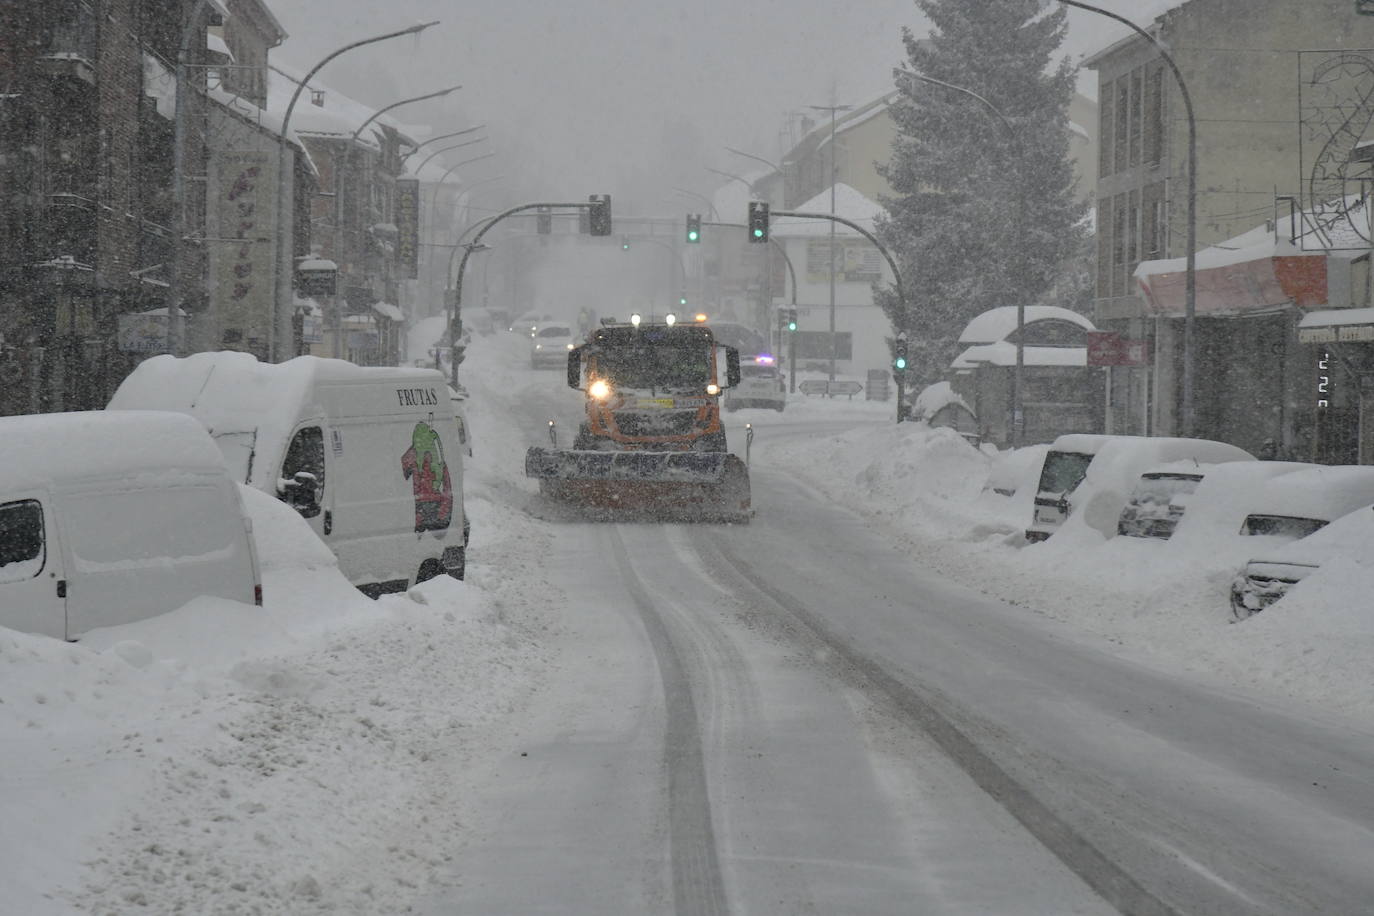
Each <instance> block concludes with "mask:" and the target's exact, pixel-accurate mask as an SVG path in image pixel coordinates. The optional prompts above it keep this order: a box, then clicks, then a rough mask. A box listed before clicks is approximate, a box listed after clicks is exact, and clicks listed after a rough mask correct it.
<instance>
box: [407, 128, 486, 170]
mask: <svg viewBox="0 0 1374 916" xmlns="http://www.w3.org/2000/svg"><path fill="white" fill-rule="evenodd" d="M486 126H487V125H485V124H478V125H475V126H473V127H465V128H463V129H462V130H455V131H454V132H453V133H451V134H440V135H439V136H437V137H430V138H429V139H428V140H424V141H422V142H420V143H417V144H415V145H414V146H413V147H411V149H410V152H408V153H406V154H405V155H404V156H402V157H401V162H402V163H403V164H404V163H405V161H406V160H407V159H409V158H410V157H411V156H414V155H415V154H416V153H417V152H419V150H420V147H422V146H429V145H430V144H431V143H438V142H439V141H440V140H451V139H453V138H454V137H461V136H463V135H464V134H470V133H472V132H473V131H474V130H481V129H482V128H484V127H486Z"/></svg>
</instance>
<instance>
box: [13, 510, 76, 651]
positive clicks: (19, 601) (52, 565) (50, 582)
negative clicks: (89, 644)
mask: <svg viewBox="0 0 1374 916" xmlns="http://www.w3.org/2000/svg"><path fill="white" fill-rule="evenodd" d="M65 591H66V582H65V581H64V579H63V575H62V551H61V550H60V549H59V547H58V535H57V531H56V528H55V526H54V525H53V523H52V513H51V503H50V502H49V501H48V500H47V499H46V495H39V494H33V495H31V496H18V495H14V496H6V498H5V500H4V501H3V502H0V626H5V627H9V628H10V629H12V630H19V631H20V632H23V633H41V634H43V635H45V636H55V637H56V638H58V639H63V638H65V637H66V635H67V615H66V601H65V600H64V599H63V597H62V594H61V593H63V592H65Z"/></svg>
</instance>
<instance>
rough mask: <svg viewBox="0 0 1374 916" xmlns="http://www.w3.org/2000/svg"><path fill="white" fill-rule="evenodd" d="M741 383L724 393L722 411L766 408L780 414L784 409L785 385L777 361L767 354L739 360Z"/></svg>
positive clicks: (785, 402)
mask: <svg viewBox="0 0 1374 916" xmlns="http://www.w3.org/2000/svg"><path fill="white" fill-rule="evenodd" d="M739 369H740V380H739V384H738V385H736V386H734V387H733V388H727V389H726V390H725V409H726V410H731V411H733V410H739V409H740V408H741V407H765V408H771V409H772V410H776V411H777V412H778V413H782V411H783V408H784V407H786V406H787V387H786V385H787V383H786V380H785V379H783V377H782V373H780V372H779V371H778V363H777V360H776V359H774V358H773V357H771V356H768V355H766V354H759V355H757V356H752V357H745V356H742V357H741V358H740V367H739Z"/></svg>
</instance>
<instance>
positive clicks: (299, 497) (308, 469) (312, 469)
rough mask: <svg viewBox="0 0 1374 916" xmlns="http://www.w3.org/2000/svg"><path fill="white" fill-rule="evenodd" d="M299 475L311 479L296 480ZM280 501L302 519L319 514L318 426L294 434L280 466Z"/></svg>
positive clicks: (321, 473)
mask: <svg viewBox="0 0 1374 916" xmlns="http://www.w3.org/2000/svg"><path fill="white" fill-rule="evenodd" d="M300 474H311V475H313V476H314V480H313V486H311V485H310V484H311V481H310V478H298V477H297V475H300ZM281 477H282V485H281V486H282V498H283V499H285V500H286V502H287V503H288V504H290V505H291V506H292V507H293V508H295V509H296V511H298V512H300V514H301V515H304V516H305V517H306V518H312V517H313V516H316V515H319V513H320V499H321V498H322V497H323V496H324V431H323V430H321V429H320V428H319V427H318V426H307V427H305V428H304V429H301V430H297V432H296V435H295V437H294V438H292V440H291V445H290V446H289V447H288V448H287V450H286V459H285V460H284V461H283V462H282V464H281Z"/></svg>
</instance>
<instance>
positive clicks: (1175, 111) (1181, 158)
mask: <svg viewBox="0 0 1374 916" xmlns="http://www.w3.org/2000/svg"><path fill="white" fill-rule="evenodd" d="M1147 28H1148V30H1149V31H1150V32H1151V34H1152V35H1154V36H1155V37H1156V38H1157V39H1158V41H1159V42H1160V43H1162V44H1163V45H1164V46H1165V47H1167V48H1169V49H1170V54H1171V55H1172V57H1173V59H1174V61H1175V62H1176V64H1177V66H1178V68H1179V71H1180V73H1181V76H1182V79H1183V82H1184V83H1185V84H1186V86H1187V87H1188V93H1189V95H1190V97H1191V101H1192V107H1193V130H1194V131H1195V135H1196V143H1197V176H1196V187H1197V193H1196V209H1197V222H1196V232H1197V242H1198V248H1199V249H1202V250H1206V249H1208V248H1209V246H1217V248H1216V249H1214V251H1213V253H1212V255H1211V256H1210V257H1211V264H1212V266H1213V267H1216V268H1218V269H1219V270H1218V272H1216V273H1213V274H1211V275H1209V276H1204V275H1203V274H1201V273H1200V274H1199V282H1200V283H1202V284H1203V285H1204V286H1205V285H1206V283H1209V282H1210V283H1221V284H1223V285H1226V283H1227V281H1226V280H1225V277H1227V276H1237V275H1239V274H1242V273H1243V274H1248V275H1250V277H1251V279H1252V280H1253V281H1254V282H1253V283H1252V284H1251V285H1250V287H1249V292H1247V293H1245V294H1243V295H1239V296H1236V295H1229V294H1228V295H1226V296H1221V297H1211V296H1208V295H1207V294H1206V292H1205V290H1203V291H1202V292H1200V293H1199V298H1198V302H1199V305H1198V307H1197V310H1196V318H1195V321H1194V331H1195V340H1196V344H1195V347H1194V378H1195V385H1194V409H1195V423H1194V433H1195V434H1196V435H1200V436H1205V437H1210V438H1219V439H1223V440H1225V441H1228V442H1232V443H1234V444H1236V445H1239V446H1241V447H1243V448H1247V449H1250V450H1251V451H1259V450H1261V449H1262V448H1265V447H1266V445H1265V443H1266V441H1270V440H1272V442H1273V443H1275V444H1276V447H1277V449H1278V450H1279V451H1280V452H1281V453H1283V454H1286V455H1290V456H1292V457H1296V458H1304V459H1309V460H1310V459H1322V460H1336V459H1339V460H1354V459H1355V457H1356V456H1357V454H1359V452H1360V449H1359V447H1358V445H1357V440H1358V438H1359V436H1358V434H1354V435H1349V434H1347V435H1345V436H1344V438H1345V439H1346V444H1345V445H1339V446H1338V445H1336V444H1335V443H1334V442H1333V441H1331V436H1330V427H1331V424H1329V423H1326V424H1325V426H1326V428H1327V429H1328V432H1327V433H1322V432H1321V430H1322V428H1323V418H1320V417H1319V416H1318V415H1317V408H1316V405H1317V404H1318V402H1319V400H1321V399H1319V398H1317V397H1316V392H1315V389H1314V386H1315V385H1316V384H1317V378H1318V377H1319V375H1320V373H1318V372H1317V370H1316V363H1317V361H1318V359H1319V358H1318V357H1317V356H1316V355H1315V354H1313V353H1311V352H1308V351H1307V350H1305V349H1304V348H1302V347H1301V346H1300V345H1299V342H1298V335H1297V328H1298V325H1299V324H1300V322H1301V320H1302V315H1303V312H1304V311H1305V310H1307V309H1314V308H1339V307H1344V306H1346V305H1349V304H1352V303H1351V302H1350V300H1349V296H1348V295H1347V294H1343V293H1342V292H1341V291H1342V290H1346V291H1348V290H1350V289H1352V288H1354V289H1359V288H1361V287H1362V284H1363V281H1362V280H1360V279H1359V278H1358V277H1355V278H1352V276H1351V271H1352V270H1354V271H1356V272H1363V271H1364V267H1363V262H1362V259H1353V258H1350V257H1340V256H1339V253H1337V252H1332V254H1333V255H1336V256H1334V257H1332V258H1331V259H1329V260H1327V259H1323V260H1322V261H1320V267H1321V270H1322V272H1323V276H1322V277H1321V282H1320V284H1316V283H1314V282H1313V281H1312V277H1311V276H1310V274H1306V273H1305V274H1304V278H1303V279H1301V280H1295V278H1294V277H1292V276H1289V277H1288V282H1286V281H1285V280H1284V279H1282V278H1280V277H1279V274H1284V273H1285V272H1286V271H1287V267H1286V266H1285V265H1283V264H1280V263H1278V262H1277V261H1275V260H1274V258H1275V257H1279V256H1282V255H1285V254H1291V252H1281V251H1272V250H1271V251H1270V253H1269V254H1268V255H1267V256H1261V257H1259V258H1258V260H1257V261H1256V263H1255V265H1253V269H1252V268H1246V267H1242V266H1240V263H1241V262H1239V261H1237V260H1236V258H1235V256H1234V255H1232V254H1230V253H1228V252H1229V251H1230V250H1232V248H1233V246H1234V245H1236V244H1240V245H1244V244H1253V243H1254V238H1253V237H1249V236H1246V233H1248V232H1250V231H1251V230H1255V229H1256V227H1260V229H1259V231H1260V233H1261V234H1267V235H1268V236H1269V237H1271V239H1272V240H1273V241H1274V242H1276V243H1277V242H1278V241H1280V240H1281V237H1282V236H1284V235H1285V233H1283V232H1280V231H1278V229H1277V223H1278V222H1280V221H1281V219H1282V218H1283V217H1285V216H1287V215H1288V213H1289V212H1290V207H1291V209H1292V211H1293V212H1295V213H1304V214H1307V216H1308V217H1309V218H1310V222H1311V225H1312V226H1314V227H1315V226H1317V224H1320V223H1321V222H1322V221H1323V220H1326V219H1328V217H1336V216H1337V215H1336V214H1334V213H1333V211H1332V209H1331V208H1332V206H1333V204H1332V202H1333V201H1339V200H1342V199H1344V198H1346V197H1347V195H1348V194H1349V193H1350V186H1349V185H1348V182H1349V181H1350V180H1351V179H1353V178H1354V177H1355V176H1354V175H1353V174H1352V173H1351V167H1350V165H1349V163H1348V160H1349V155H1350V152H1351V150H1352V148H1353V147H1354V145H1355V144H1356V143H1357V142H1358V140H1359V139H1360V137H1359V134H1360V129H1362V128H1363V125H1364V124H1366V123H1368V121H1369V118H1368V117H1367V115H1368V111H1367V110H1366V109H1367V108H1368V101H1367V100H1365V99H1364V98H1363V96H1365V95H1367V93H1365V92H1362V91H1361V90H1360V89H1359V85H1360V82H1361V80H1366V81H1367V80H1368V79H1369V78H1371V77H1374V55H1372V54H1370V52H1366V51H1361V50H1360V49H1361V48H1369V47H1374V19H1371V18H1368V17H1361V16H1359V15H1357V13H1356V8H1355V4H1352V3H1349V2H1346V0H1309V2H1304V3H1301V4H1296V3H1291V2H1286V0H1178V2H1175V3H1172V4H1171V5H1170V7H1169V9H1168V10H1167V11H1166V12H1165V13H1164V14H1163V15H1161V16H1160V17H1158V18H1157V19H1156V20H1155V21H1153V22H1152V23H1149V24H1148V25H1147ZM1087 65H1088V66H1090V67H1092V68H1094V69H1095V70H1096V71H1097V74H1098V86H1099V100H1100V121H1099V124H1100V126H1099V138H1100V147H1099V160H1098V164H1099V176H1098V180H1097V220H1096V223H1097V280H1096V283H1097V289H1096V293H1097V295H1096V317H1097V322H1098V324H1099V326H1102V327H1106V328H1110V329H1112V330H1115V331H1119V332H1121V333H1122V334H1124V335H1126V336H1128V337H1130V338H1132V339H1138V340H1145V341H1147V342H1148V344H1149V346H1150V350H1151V353H1152V354H1153V357H1152V361H1151V363H1150V364H1149V365H1148V366H1146V367H1143V368H1137V369H1114V370H1111V371H1112V373H1113V380H1112V385H1111V391H1112V393H1113V403H1112V405H1111V408H1110V411H1109V413H1110V419H1109V423H1110V424H1111V426H1112V427H1113V428H1114V430H1115V431H1117V432H1128V433H1151V434H1157V435H1170V434H1176V433H1177V432H1179V431H1180V430H1181V429H1182V413H1183V390H1182V389H1183V384H1182V376H1183V352H1184V346H1183V337H1184V330H1183V325H1184V314H1183V313H1184V297H1183V295H1182V292H1181V289H1178V288H1177V287H1176V286H1175V287H1169V283H1168V282H1167V281H1166V282H1164V284H1163V286H1160V285H1159V284H1156V286H1155V290H1154V291H1153V293H1151V294H1148V295H1147V294H1146V291H1145V289H1144V287H1142V285H1141V279H1140V278H1141V273H1140V272H1141V270H1142V268H1141V264H1142V262H1145V263H1147V264H1155V265H1156V268H1158V265H1159V264H1164V265H1165V267H1167V266H1168V265H1170V264H1175V262H1177V263H1181V262H1182V258H1183V257H1184V256H1185V254H1186V239H1187V228H1188V227H1187V222H1186V220H1187V212H1188V198H1187V161H1188V146H1189V136H1190V127H1189V122H1188V118H1187V110H1186V107H1185V105H1184V101H1183V95H1182V91H1181V90H1180V88H1179V85H1178V82H1177V81H1176V80H1175V79H1174V77H1173V75H1172V73H1171V72H1170V71H1169V69H1168V67H1167V64H1166V62H1165V60H1164V59H1163V57H1162V56H1161V54H1160V52H1159V50H1158V49H1157V48H1156V46H1155V45H1153V44H1152V43H1150V42H1148V41H1146V40H1144V39H1143V38H1140V37H1139V36H1135V35H1131V36H1128V37H1126V38H1123V39H1122V40H1120V41H1118V42H1117V43H1115V44H1113V45H1112V46H1110V47H1108V48H1106V49H1104V50H1102V51H1100V52H1098V53H1097V54H1095V55H1093V56H1092V57H1090V58H1089V59H1088V61H1087ZM1342 109H1343V110H1344V111H1345V112H1346V113H1347V114H1348V113H1350V112H1354V113H1355V115H1356V117H1357V118H1358V117H1363V118H1364V120H1363V121H1361V122H1360V123H1359V129H1356V128H1355V127H1353V121H1352V120H1345V119H1344V117H1343V116H1342V117H1340V118H1333V117H1331V114H1330V113H1331V112H1336V111H1341V110H1342ZM1365 174H1366V175H1367V172H1366V173H1365ZM1328 221H1329V220H1328ZM1286 234H1287V235H1288V236H1289V237H1290V238H1291V239H1298V240H1302V239H1304V238H1305V239H1306V240H1307V241H1306V242H1302V241H1299V242H1298V243H1297V244H1298V246H1299V247H1303V248H1304V251H1303V252H1301V253H1308V254H1310V253H1312V250H1313V246H1315V247H1322V246H1323V245H1324V244H1327V243H1328V242H1329V239H1327V240H1326V242H1323V241H1322V236H1324V235H1327V236H1329V233H1326V232H1324V231H1321V230H1318V231H1315V232H1307V231H1305V230H1304V228H1303V227H1299V228H1298V229H1297V230H1295V231H1292V232H1288V233H1286ZM1242 237H1244V238H1243V240H1242V241H1240V242H1235V241H1234V240H1236V239H1238V238H1242ZM1228 240H1232V241H1228ZM1290 244H1291V242H1290ZM1313 263H1314V264H1315V263H1317V262H1313ZM1175 266H1176V265H1175ZM1204 266H1205V265H1204ZM1156 268H1148V267H1147V268H1144V270H1145V276H1152V277H1157V276H1160V275H1163V274H1169V273H1174V274H1177V273H1179V272H1178V271H1176V270H1173V269H1172V268H1169V269H1164V268H1158V269H1156ZM1328 268H1330V269H1331V271H1332V277H1331V278H1330V282H1328V278H1327V277H1326V276H1325V272H1326V271H1327V269H1328ZM1338 274H1343V275H1342V276H1338ZM1209 277H1210V278H1209ZM1179 283H1181V280H1179ZM1165 287H1169V289H1165ZM1171 290H1172V291H1171ZM1175 292H1176V293H1177V294H1174V293H1175ZM1353 304H1362V303H1361V302H1356V303H1353ZM1356 387H1358V382H1356ZM1366 451H1367V449H1366Z"/></svg>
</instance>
